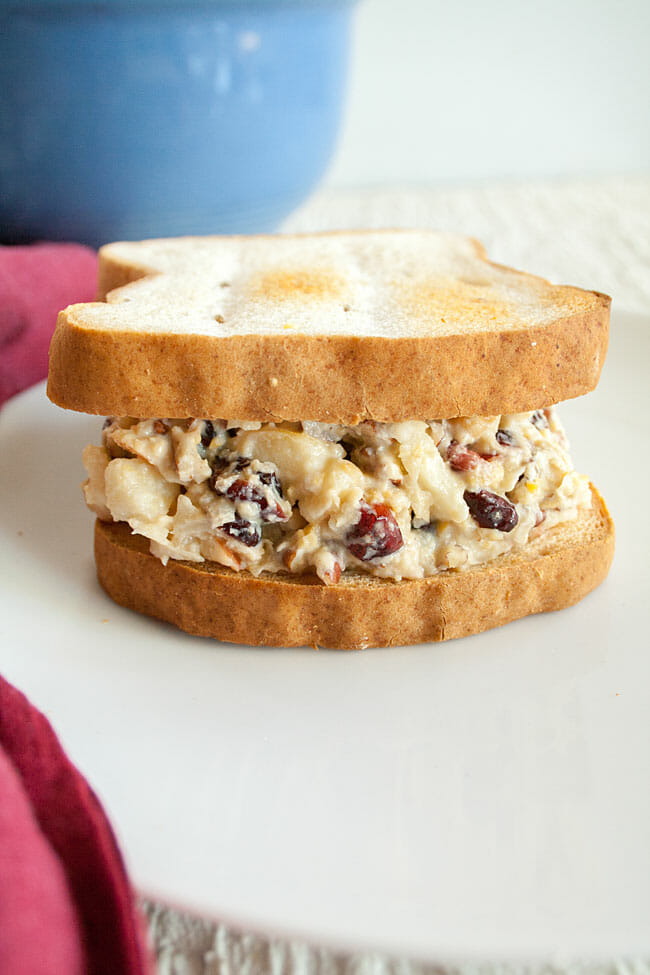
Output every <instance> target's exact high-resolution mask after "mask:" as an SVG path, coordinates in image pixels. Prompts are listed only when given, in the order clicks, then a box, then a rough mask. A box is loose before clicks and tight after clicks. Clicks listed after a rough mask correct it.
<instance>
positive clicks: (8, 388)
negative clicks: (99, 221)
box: [0, 243, 97, 406]
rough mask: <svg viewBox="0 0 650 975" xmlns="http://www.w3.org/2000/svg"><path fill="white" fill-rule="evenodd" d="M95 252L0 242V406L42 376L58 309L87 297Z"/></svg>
mask: <svg viewBox="0 0 650 975" xmlns="http://www.w3.org/2000/svg"><path fill="white" fill-rule="evenodd" d="M96 281H97V256H96V254H95V252H94V251H92V250H91V249H90V248H89V247H83V246H82V245H81V244H47V243H43V244H29V245H27V246H24V247H3V246H0V406H2V404H3V403H4V402H5V400H7V399H9V397H10V396H13V395H14V393H18V392H20V390H21V389H26V388H27V386H31V385H32V384H33V383H36V382H38V381H39V380H40V379H44V378H45V376H46V375H47V350H48V347H49V344H50V339H51V337H52V332H53V331H54V326H55V325H56V316H57V313H58V312H59V311H60V310H61V309H62V308H65V306H66V305H70V304H72V303H73V302H76V301H92V300H93V298H94V297H95V289H96Z"/></svg>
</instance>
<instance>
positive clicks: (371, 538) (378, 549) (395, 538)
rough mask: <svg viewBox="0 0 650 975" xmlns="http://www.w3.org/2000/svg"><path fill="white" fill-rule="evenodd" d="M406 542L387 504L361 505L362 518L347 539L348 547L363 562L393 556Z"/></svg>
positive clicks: (363, 503)
mask: <svg viewBox="0 0 650 975" xmlns="http://www.w3.org/2000/svg"><path fill="white" fill-rule="evenodd" d="M403 544H404V540H403V538H402V533H401V531H400V529H399V525H398V524H397V522H396V521H395V515H394V514H393V512H392V511H391V509H390V508H389V507H388V505H386V504H374V505H369V504H366V503H365V502H362V503H361V517H360V518H359V521H358V522H357V523H356V525H355V526H354V528H353V529H352V530H351V531H350V533H349V534H348V537H347V545H348V548H349V550H350V552H352V554H353V555H354V556H355V558H357V559H360V560H361V561H362V562H368V561H369V560H370V559H378V558H382V557H383V556H384V555H392V553H393V552H397V550H398V549H400V548H401V547H402V545H403Z"/></svg>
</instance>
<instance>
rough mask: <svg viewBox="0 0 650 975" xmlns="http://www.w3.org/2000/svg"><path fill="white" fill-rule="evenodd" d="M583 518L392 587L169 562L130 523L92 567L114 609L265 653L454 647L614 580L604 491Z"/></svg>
mask: <svg viewBox="0 0 650 975" xmlns="http://www.w3.org/2000/svg"><path fill="white" fill-rule="evenodd" d="M592 499H593V504H592V507H591V508H590V509H588V510H587V511H585V512H584V513H583V514H582V515H581V516H580V517H579V518H578V520H577V521H574V522H568V523H564V524H561V525H558V526H557V527H556V528H553V529H552V530H551V531H548V532H546V533H542V534H540V535H539V536H538V537H537V538H536V539H535V540H534V541H532V542H530V543H529V544H528V545H527V546H526V547H525V549H523V550H521V551H519V552H517V553H516V554H508V555H502V556H499V558H497V559H495V560H494V562H491V563H488V564H486V565H481V566H475V567H473V568H470V569H465V570H462V571H453V570H452V571H446V572H441V573H439V574H438V575H435V576H431V577H429V578H428V579H419V580H416V581H406V582H393V581H390V580H385V579H376V578H372V577H369V576H366V575H362V574H360V573H352V572H349V573H345V574H344V575H343V576H342V578H341V581H340V582H339V584H338V585H336V586H325V585H323V584H322V583H321V582H320V581H319V580H318V579H317V578H316V576H311V575H309V576H306V575H305V576H292V575H289V574H282V575H270V574H265V575H262V576H259V577H258V578H255V577H253V576H251V575H250V574H249V573H246V572H239V573H238V572H233V571H232V570H231V569H226V568H224V567H222V566H220V565H217V564H216V563H210V562H206V563H199V564H197V563H192V562H175V561H170V562H169V563H168V564H167V566H163V564H162V562H160V561H159V560H158V559H157V558H155V557H154V556H153V555H151V554H150V553H149V550H148V542H147V540H146V539H144V538H143V537H142V536H139V535H134V534H132V533H131V529H130V528H129V527H128V525H126V524H123V523H116V524H108V523H106V522H101V521H97V523H96V526H95V560H96V563H97V574H98V577H99V581H100V583H101V585H102V586H103V587H104V589H105V590H106V592H107V593H108V595H109V596H111V598H112V599H114V600H115V602H117V603H119V604H120V605H121V606H126V607H127V608H128V609H133V610H136V611H138V612H140V613H146V614H147V615H149V616H155V617H157V618H158V619H161V620H165V621H167V622H169V623H173V624H174V625H175V626H178V627H180V628H181V629H182V630H186V631H187V632H188V633H192V634H194V635H197V636H209V637H214V638H216V639H218V640H223V641H226V642H229V643H245V644H254V645H262V646H269V645H270V646H303V645H308V646H317V647H318V646H321V647H333V648H339V649H344V650H347V649H362V648H365V647H372V646H393V645H395V646H399V645H403V644H412V643H423V642H427V641H439V640H450V639H453V638H455V637H461V636H469V635H470V634H472V633H480V632H481V631H482V630H487V629H490V628H491V627H494V626H500V625H502V624H503V623H509V622H511V621H512V620H515V619H519V618H520V617H522V616H526V615H528V614H531V613H541V612H545V611H546V610H555V609H564V608H565V607H566V606H571V605H573V603H576V602H578V600H580V599H582V597H583V596H585V595H586V594H587V593H588V592H591V590H592V589H594V588H595V587H596V586H597V585H598V584H599V583H600V582H602V580H603V579H604V578H605V576H606V575H607V572H608V570H609V566H610V564H611V561H612V557H613V554H614V525H613V523H612V520H611V518H610V516H609V513H608V511H607V508H606V507H605V503H604V502H603V500H602V498H601V497H600V496H599V494H598V492H597V491H596V490H595V489H594V488H592Z"/></svg>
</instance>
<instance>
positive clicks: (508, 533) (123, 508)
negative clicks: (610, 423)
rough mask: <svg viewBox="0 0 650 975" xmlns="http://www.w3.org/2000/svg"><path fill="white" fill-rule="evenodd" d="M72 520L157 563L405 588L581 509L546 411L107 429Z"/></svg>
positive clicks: (90, 457) (129, 422)
mask: <svg viewBox="0 0 650 975" xmlns="http://www.w3.org/2000/svg"><path fill="white" fill-rule="evenodd" d="M83 461H84V465H85V467H86V470H87V472H88V475H89V476H88V480H87V481H85V483H84V485H83V490H84V495H85V498H86V503H87V505H88V507H89V508H90V509H91V510H92V511H94V512H95V513H96V514H97V516H98V517H99V518H100V519H102V520H105V521H122V522H127V523H128V524H129V525H130V527H131V529H132V531H133V532H135V533H136V534H140V535H144V536H145V537H146V538H148V539H149V543H150V551H151V553H152V554H153V555H155V556H157V557H158V558H159V559H160V560H161V561H162V562H163V563H164V564H166V563H167V561H168V560H169V559H181V560H185V561H190V562H203V561H205V560H210V561H214V562H218V563H220V564H221V565H224V566H227V567H229V568H230V569H234V570H235V571H239V570H248V571H249V572H251V573H252V574H253V575H259V574H260V573H262V572H291V573H296V574H302V573H308V572H315V573H316V575H317V576H318V577H319V578H320V579H321V580H322V581H323V582H324V583H325V584H326V585H335V584H336V583H338V582H339V580H340V578H341V575H342V573H343V572H345V570H346V569H348V570H353V571H355V572H362V573H366V574H368V575H371V576H376V577H381V578H387V579H395V580H400V579H420V578H423V577H425V576H430V575H433V574H435V573H437V572H441V571H447V570H457V569H461V570H462V569H464V568H466V567H469V566H472V565H478V564H482V563H485V562H489V561H491V560H493V559H495V558H497V557H498V556H500V555H502V554H504V553H506V552H511V551H515V550H517V549H521V548H523V546H525V545H526V543H527V542H528V541H530V540H531V539H534V538H535V537H536V536H538V535H539V534H540V533H541V532H543V531H547V530H548V529H550V528H553V527H554V526H555V525H557V524H559V523H560V522H564V521H570V520H572V519H575V518H576V517H577V516H578V513H579V511H580V510H582V509H585V508H588V507H589V506H590V504H591V492H590V487H589V482H588V480H587V478H586V477H584V476H583V475H580V474H577V473H576V472H575V471H574V470H573V466H572V463H571V459H570V457H569V452H568V444H567V440H566V437H565V434H564V431H563V429H562V426H561V424H560V422H559V419H558V417H557V414H556V411H555V410H554V409H553V408H551V409H546V410H537V411H535V412H533V413H519V414H511V415H506V416H490V417H461V418H457V419H453V420H431V421H427V422H425V421H418V420H410V421H406V422H403V423H377V422H374V421H366V422H363V423H360V424H359V425H357V426H342V425H338V424H326V423H316V422H311V421H304V422H302V423H288V422H286V423H256V422H246V421H240V420H217V419H169V418H167V419H162V418H161V419H149V420H142V419H133V418H130V417H109V418H108V419H107V420H106V421H105V423H104V429H103V432H102V445H101V446H95V445H90V446H87V447H86V448H85V450H84V452H83Z"/></svg>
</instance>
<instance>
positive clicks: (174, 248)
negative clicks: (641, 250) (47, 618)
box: [48, 231, 614, 649]
mask: <svg viewBox="0 0 650 975" xmlns="http://www.w3.org/2000/svg"><path fill="white" fill-rule="evenodd" d="M609 305H610V299H609V298H608V297H607V296H606V295H603V294H600V293H598V292H594V291H584V290H581V289H579V288H573V287H566V286H555V285H552V284H550V283H549V282H547V281H545V280H543V279H541V278H538V277H534V276H532V275H529V274H524V273H521V272H518V271H514V270H512V269H510V268H506V267H503V266H500V265H497V264H493V263H491V262H489V261H488V260H487V258H486V256H485V252H484V250H483V248H482V247H481V246H480V244H478V243H477V242H476V241H474V240H471V239H467V238H464V237H458V236H454V235H449V234H440V233H433V232H425V231H373V232H370V231H368V232H365V231H360V232H351V233H348V232H339V233H330V234H313V235H295V236H259V237H208V238H177V239H170V240H152V241H143V242H139V243H116V244H110V245H107V246H105V247H103V248H102V249H101V250H100V254H99V292H98V300H97V301H96V302H93V303H88V304H77V305H71V306H69V307H68V308H66V309H65V310H63V311H62V312H61V313H60V315H59V318H58V322H57V327H56V331H55V334H54V337H53V340H52V344H51V349H50V369H49V380H48V396H49V397H50V399H51V400H52V401H53V402H54V403H56V404H58V405H59V406H62V407H64V408H66V409H71V410H77V411H82V412H86V413H92V414H99V415H101V416H104V417H105V418H106V419H105V420H104V426H103V430H102V433H101V437H100V436H99V431H98V441H100V442H98V443H97V444H95V445H89V446H87V447H86V448H85V450H84V452H83V460H84V464H85V466H86V469H87V472H88V479H87V481H86V482H85V484H84V494H85V498H86V502H87V504H88V506H89V508H90V509H91V510H92V511H93V512H94V513H95V514H96V516H97V520H96V525H95V560H96V565H97V573H98V578H99V582H100V584H101V585H102V586H103V588H104V589H105V591H106V592H107V593H108V595H109V596H110V597H111V598H112V599H114V600H115V601H116V602H117V603H119V604H120V605H122V606H126V607H128V608H129V609H132V610H136V611H138V612H141V613H145V614H148V615H150V616H153V617H157V618H159V619H161V620H165V621H167V622H169V623H173V624H175V625H176V626H178V627H180V628H181V629H183V630H185V631H186V632H188V633H191V634H197V635H201V636H209V637H213V638H216V639H218V640H224V641H230V642H234V643H243V644H255V645H271V646H273V645H276V646H278V645H280V646H303V645H308V646H309V645H311V646H315V647H334V648H345V649H347V648H363V647H370V646H390V645H404V644H412V643H420V642H429V641H437V640H445V639H450V638H453V637H461V636H466V635H469V634H473V633H477V632H480V631H482V630H485V629H487V628H489V627H493V626H498V625H500V624H503V623H507V622H509V621H512V620H515V619H517V618H519V617H522V616H525V615H527V614H531V613H538V612H542V611H545V610H556V609H561V608H564V607H566V606H569V605H571V604H573V603H575V602H577V601H578V600H579V599H581V598H582V597H583V596H585V595H586V594H587V593H588V592H590V591H591V590H592V589H594V588H595V587H596V586H597V585H598V584H599V583H600V582H601V581H602V580H603V579H604V577H605V576H606V574H607V571H608V569H609V566H610V563H611V560H612V556H613V548H614V529H613V525H612V521H611V518H610V516H609V514H608V512H607V509H606V507H605V504H604V502H603V500H602V498H601V497H600V495H599V494H598V492H597V490H596V489H595V488H594V487H593V485H592V484H590V482H589V481H588V479H587V478H586V477H585V476H583V475H581V474H578V473H577V472H576V471H575V470H574V469H573V465H572V463H571V459H570V455H569V448H568V444H567V439H566V436H565V433H564V430H563V428H562V425H561V422H560V419H559V417H558V414H557V411H556V408H555V405H556V404H557V403H558V402H560V401H561V400H565V399H569V398H571V397H575V396H579V395H582V394H584V393H587V392H589V391H590V390H592V389H593V388H594V387H595V386H596V384H597V382H598V378H599V375H600V371H601V368H602V365H603V361H604V358H605V354H606V350H607V338H608V321H609Z"/></svg>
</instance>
